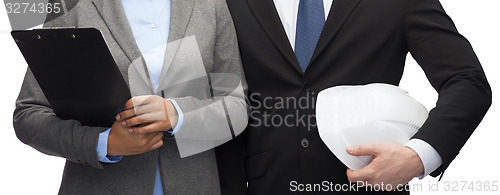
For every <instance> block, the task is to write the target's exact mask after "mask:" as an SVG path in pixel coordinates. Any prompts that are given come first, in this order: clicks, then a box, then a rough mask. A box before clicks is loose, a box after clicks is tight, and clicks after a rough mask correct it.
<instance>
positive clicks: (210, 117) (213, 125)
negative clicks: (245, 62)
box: [173, 0, 248, 157]
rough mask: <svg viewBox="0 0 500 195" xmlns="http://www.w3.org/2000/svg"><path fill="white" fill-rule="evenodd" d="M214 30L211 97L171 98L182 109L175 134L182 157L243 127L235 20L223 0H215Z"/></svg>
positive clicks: (245, 107) (211, 145)
mask: <svg viewBox="0 0 500 195" xmlns="http://www.w3.org/2000/svg"><path fill="white" fill-rule="evenodd" d="M216 15H217V17H216V21H217V26H216V28H217V33H216V36H217V37H216V43H215V49H214V54H213V55H214V57H213V59H214V62H213V68H212V69H211V71H209V72H208V77H209V83H210V89H211V93H212V97H210V98H208V99H198V98H195V97H190V96H187V97H180V98H173V99H175V100H176V101H177V103H178V104H179V106H180V107H181V109H182V111H183V113H184V124H183V126H182V127H181V129H180V130H179V132H178V133H176V135H175V139H176V142H177V146H178V147H179V153H180V155H181V157H185V156H189V155H193V154H196V153H199V152H203V151H205V150H208V149H212V148H214V147H216V146H218V145H221V144H223V143H225V142H227V141H229V140H231V139H232V138H234V137H235V136H237V135H239V134H240V133H241V132H243V130H244V129H245V128H246V126H247V123H248V103H247V101H246V98H245V97H246V93H247V84H246V81H245V77H244V74H243V68H242V65H241V59H240V54H239V48H238V42H237V37H236V32H235V30H234V24H233V21H232V19H231V15H230V13H229V10H228V8H227V5H226V3H225V1H221V0H216Z"/></svg>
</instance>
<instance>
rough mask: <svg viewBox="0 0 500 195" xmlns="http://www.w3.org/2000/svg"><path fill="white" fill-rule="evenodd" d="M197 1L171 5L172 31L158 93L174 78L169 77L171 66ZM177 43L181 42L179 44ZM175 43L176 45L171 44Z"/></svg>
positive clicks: (179, 0)
mask: <svg viewBox="0 0 500 195" xmlns="http://www.w3.org/2000/svg"><path fill="white" fill-rule="evenodd" d="M194 3H195V0H171V5H170V31H169V33H168V43H167V50H166V51H165V61H164V62H163V68H162V70H161V74H160V75H161V76H160V83H159V85H158V90H159V91H158V93H160V90H162V89H164V88H165V86H166V85H167V84H168V83H171V82H172V80H173V78H174V77H169V76H167V75H168V74H169V70H170V66H171V65H172V62H173V60H174V58H175V56H176V55H177V51H178V49H179V47H180V46H181V45H182V40H184V38H186V37H185V35H186V29H187V26H188V24H189V20H190V19H191V15H192V13H193V9H194ZM177 41H180V42H179V43H178V42H177ZM173 42H175V44H174V45H170V43H173Z"/></svg>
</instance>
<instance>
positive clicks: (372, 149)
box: [347, 144, 380, 156]
mask: <svg viewBox="0 0 500 195" xmlns="http://www.w3.org/2000/svg"><path fill="white" fill-rule="evenodd" d="M347 153H349V154H350V155H353V156H378V154H379V153H380V151H379V148H378V147H377V145H376V144H369V145H362V146H351V147H347Z"/></svg>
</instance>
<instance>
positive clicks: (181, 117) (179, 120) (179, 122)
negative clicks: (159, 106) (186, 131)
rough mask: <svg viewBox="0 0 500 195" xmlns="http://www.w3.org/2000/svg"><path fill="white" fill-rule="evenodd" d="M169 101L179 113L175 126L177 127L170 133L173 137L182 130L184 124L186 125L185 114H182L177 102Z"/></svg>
mask: <svg viewBox="0 0 500 195" xmlns="http://www.w3.org/2000/svg"><path fill="white" fill-rule="evenodd" d="M167 100H168V101H170V102H172V105H174V107H175V110H176V111H177V123H176V124H175V126H173V127H172V130H171V131H168V132H169V133H171V134H172V135H173V134H175V133H177V132H178V131H179V130H180V129H181V127H182V124H183V123H184V113H183V112H182V109H181V107H180V106H179V104H178V103H177V101H175V100H174V99H167Z"/></svg>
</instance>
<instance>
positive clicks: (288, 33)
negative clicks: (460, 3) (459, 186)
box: [219, 0, 491, 194]
mask: <svg viewBox="0 0 500 195" xmlns="http://www.w3.org/2000/svg"><path fill="white" fill-rule="evenodd" d="M227 3H228V6H229V9H230V11H231V14H232V16H233V20H234V22H235V26H236V30H237V34H238V39H239V44H240V50H241V55H242V60H243V66H244V70H245V75H246V78H247V81H248V87H249V98H250V103H251V105H252V107H253V111H252V113H251V115H250V116H251V117H250V118H251V119H250V122H249V126H248V129H247V131H246V132H247V134H248V135H247V140H246V147H247V148H246V151H245V154H246V160H245V161H244V162H240V163H239V164H238V163H235V162H236V160H241V161H243V159H245V157H243V155H241V154H240V155H239V156H237V155H236V154H238V150H240V151H239V152H241V150H243V149H242V147H241V146H238V147H235V146H236V145H238V144H237V143H236V142H237V141H238V140H236V141H234V142H233V143H230V144H228V145H226V146H224V147H226V148H224V147H222V148H220V149H219V150H229V149H227V147H228V146H231V144H232V146H233V151H232V152H234V154H235V155H233V159H232V160H233V161H232V165H231V166H232V167H231V168H227V167H226V169H225V171H226V172H227V171H229V170H233V171H231V173H232V175H231V176H227V175H228V174H227V173H226V174H221V175H226V176H227V177H221V183H222V185H223V186H224V185H226V186H232V188H233V189H231V190H234V191H233V192H236V191H237V188H240V190H245V189H243V188H245V187H246V185H244V180H245V178H246V180H247V181H248V192H249V193H250V194H288V193H291V192H294V191H316V192H317V191H336V193H334V194H351V193H352V194H357V193H361V194H363V193H366V192H356V191H358V190H359V191H365V190H366V191H370V188H366V189H364V188H353V187H351V186H354V187H357V185H355V184H354V185H351V184H352V183H349V181H351V182H363V183H364V184H365V185H366V184H371V185H375V184H382V183H384V184H385V185H386V186H387V185H389V184H390V186H391V188H392V189H395V188H396V187H401V185H404V184H406V183H407V182H409V181H410V180H411V179H413V178H414V177H420V178H421V177H425V176H426V175H428V174H430V175H432V176H434V177H436V176H438V175H440V174H441V175H442V174H443V172H444V171H445V170H446V168H447V167H448V166H449V164H450V163H451V161H452V160H453V159H454V158H455V157H456V155H457V154H458V153H459V151H460V149H461V148H462V146H463V145H464V144H465V142H466V141H467V139H468V138H469V137H470V135H471V134H472V132H473V131H474V129H475V128H476V127H477V125H478V124H479V123H480V121H481V120H482V118H483V116H484V114H485V113H486V111H487V110H488V108H489V106H490V104H491V89H490V87H489V84H488V82H487V80H486V77H485V74H484V72H483V70H482V67H481V65H480V63H479V61H478V59H477V57H476V55H475V53H474V51H473V50H472V48H471V45H470V44H469V42H468V41H467V40H466V39H465V38H464V37H463V36H461V35H460V34H459V33H458V32H457V30H456V28H455V26H454V24H453V22H452V20H451V19H450V18H449V17H448V16H447V15H446V14H445V12H444V10H443V8H442V6H441V4H440V2H439V0H377V1H373V0H371V1H370V0H334V1H332V0H300V1H299V0H274V1H271V0H227ZM323 8H324V9H323ZM408 52H410V53H411V54H412V56H413V57H414V58H415V59H416V61H417V62H418V63H419V65H420V66H421V67H422V69H423V70H424V71H425V74H426V75H427V77H428V79H429V81H430V83H431V84H432V86H433V87H434V88H435V90H436V91H437V92H438V93H439V99H438V101H437V104H436V107H435V108H434V109H432V110H431V111H430V113H429V118H428V119H427V121H426V122H425V124H424V125H423V126H422V127H421V129H420V130H419V132H418V133H417V134H416V135H415V136H414V137H413V138H412V139H411V140H410V142H409V143H408V144H407V145H406V146H403V145H397V144H390V143H381V144H376V145H369V146H358V147H354V148H349V149H347V150H348V152H349V153H350V154H352V155H358V156H359V155H370V156H374V157H375V160H374V161H372V163H371V164H370V165H368V166H367V167H365V168H364V169H361V170H359V171H353V170H348V169H347V168H346V167H345V166H344V165H343V164H342V163H341V162H340V161H339V160H338V159H337V158H336V157H335V156H334V155H333V154H332V153H331V152H330V150H329V149H328V148H327V147H326V145H325V144H324V143H323V142H322V140H321V139H320V137H319V134H318V130H317V128H316V126H315V118H314V113H315V111H314V106H315V105H314V104H315V101H314V100H315V98H316V95H317V94H318V92H320V91H321V90H323V89H326V88H329V87H333V86H337V85H362V84H368V83H388V84H393V85H398V84H399V82H400V79H401V76H402V74H403V69H404V65H405V59H406V56H407V53H408ZM240 142H241V143H245V141H240ZM237 148H238V149H237ZM226 154H229V153H226ZM226 158H229V157H226ZM219 166H221V165H219ZM243 166H246V173H245V172H242V171H238V170H240V169H238V168H242V167H243ZM228 167H229V166H228ZM346 170H347V171H346ZM245 174H246V175H245ZM229 178H231V179H229ZM325 182H326V183H325ZM315 184H317V185H315ZM325 186H326V187H325ZM339 186H340V187H341V188H338V187H339ZM345 186H349V188H345ZM391 188H385V189H389V190H390V189H391ZM223 192H224V191H223ZM226 192H227V191H226ZM377 193H381V194H408V193H409V192H408V191H405V190H396V191H391V192H377ZM374 194H376V193H374Z"/></svg>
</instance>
